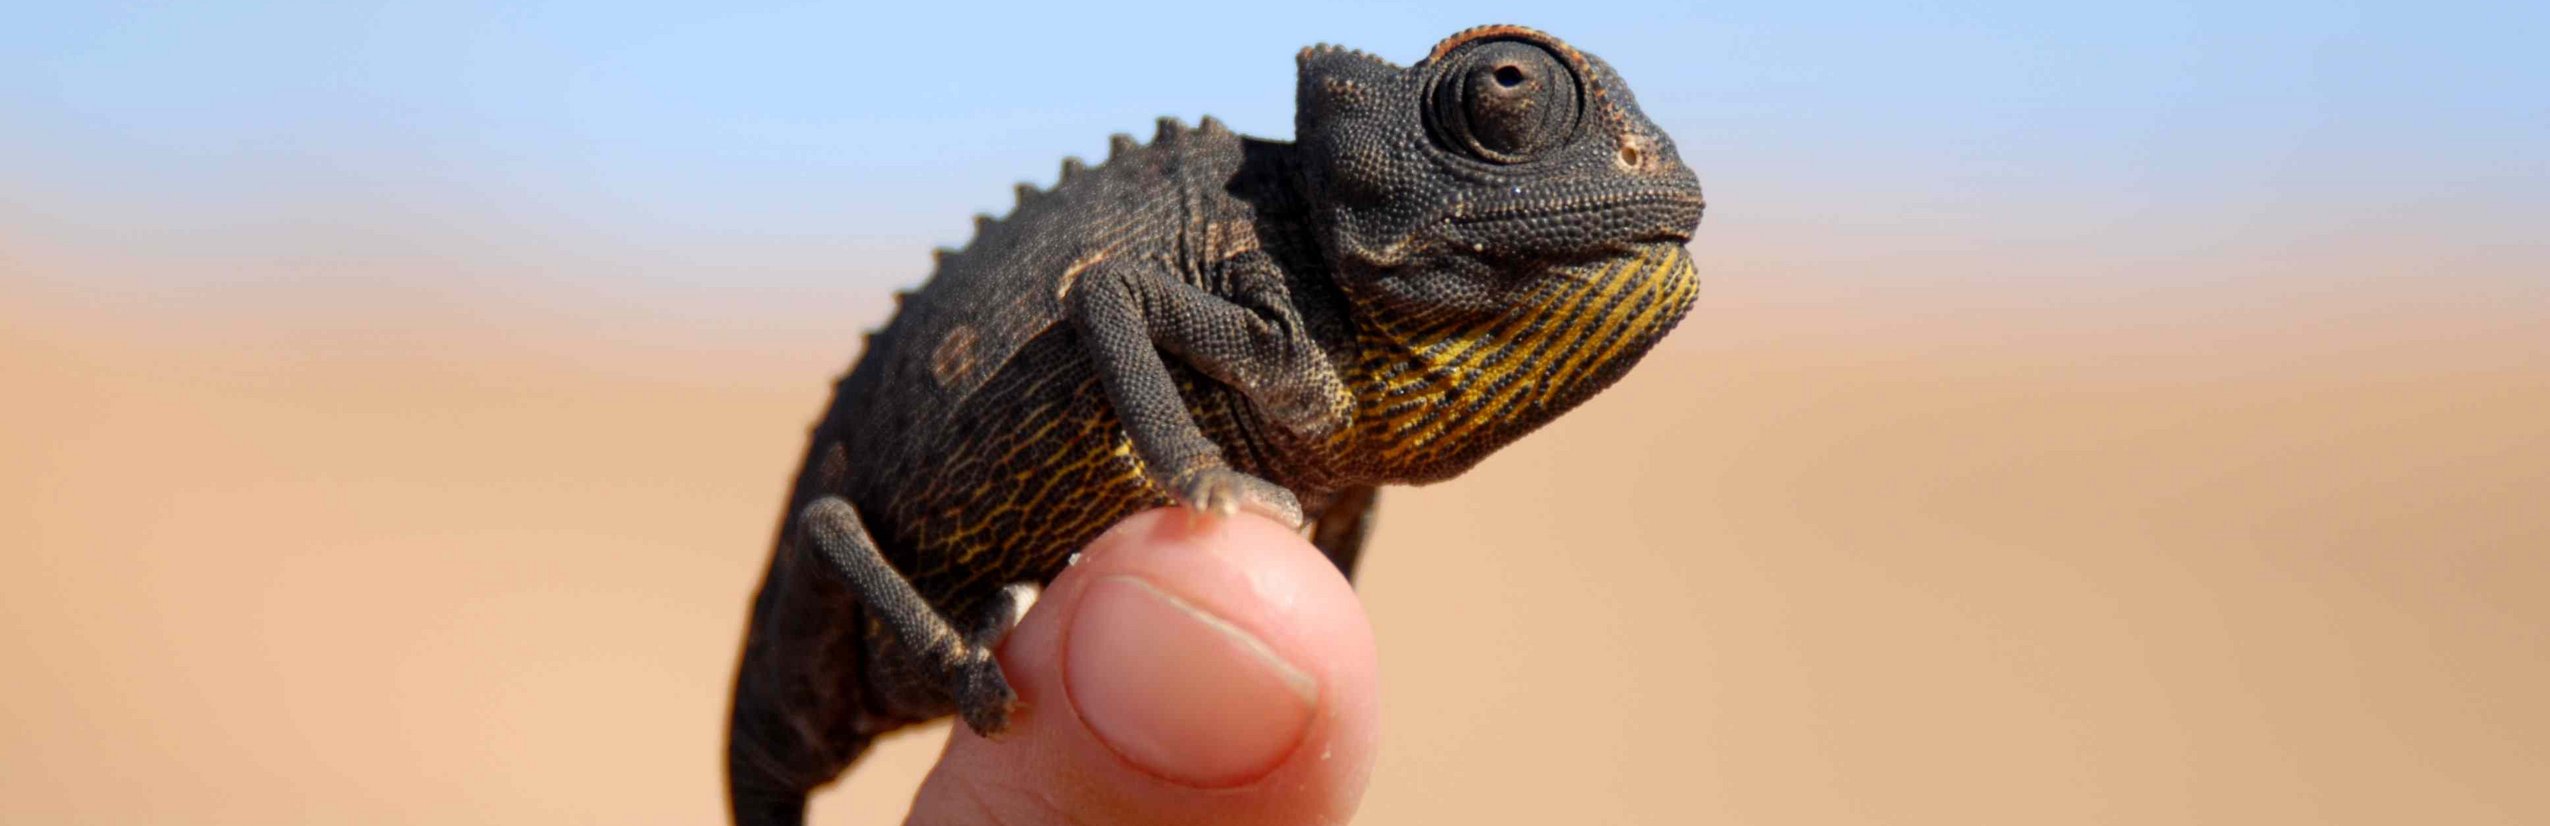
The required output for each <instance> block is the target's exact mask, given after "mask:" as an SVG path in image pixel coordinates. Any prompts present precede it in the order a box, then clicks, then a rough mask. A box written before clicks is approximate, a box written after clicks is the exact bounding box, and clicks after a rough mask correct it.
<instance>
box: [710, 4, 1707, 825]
mask: <svg viewBox="0 0 2550 826" xmlns="http://www.w3.org/2000/svg"><path fill="white" fill-rule="evenodd" d="M1296 84H1297V85H1296V90H1297V95H1298V96H1297V98H1296V102H1297V104H1298V107H1299V109H1298V111H1297V112H1296V117H1295V120H1294V140H1295V142H1293V143H1285V142H1281V141H1275V140H1267V139H1261V138H1252V137H1245V136H1241V135H1237V134H1233V133H1232V132H1231V131H1230V130H1229V129H1227V128H1224V127H1223V126H1222V124H1220V123H1218V122H1215V121H1214V120H1213V119H1212V118H1204V119H1203V120H1201V121H1199V122H1198V123H1196V124H1195V125H1194V126H1187V125H1185V124H1182V123H1179V122H1177V121H1175V120H1169V119H1164V120H1162V121H1161V122H1160V123H1159V124H1158V126H1157V131H1156V133H1155V135H1156V136H1155V137H1154V138H1152V140H1151V142H1150V143H1149V144H1143V143H1140V142H1137V141H1135V140H1134V139H1133V138H1132V137H1130V136H1126V135H1118V136H1116V137H1115V138H1114V139H1113V140H1111V141H1109V151H1108V155H1107V159H1106V161H1105V162H1104V163H1102V164H1099V165H1096V166H1089V165H1085V164H1081V163H1079V162H1076V161H1064V162H1063V166H1062V170H1063V171H1062V175H1061V179H1060V180H1058V181H1056V182H1055V183H1054V185H1053V186H1052V187H1051V188H1049V189H1038V188H1037V187H1034V186H1029V185H1021V186H1020V187H1019V191H1018V206H1017V208H1016V209H1015V210H1013V211H1011V213H1010V214H1009V215H1007V216H1005V217H1001V218H991V217H988V216H985V217H981V218H979V219H977V221H976V227H975V236H974V239H973V241H972V242H971V243H968V244H967V245H965V247H964V248H962V249H956V250H946V251H943V252H941V253H940V254H939V255H938V256H937V263H936V269H935V271H934V272H933V273H932V274H931V275H930V277H929V280H928V281H926V282H924V283H923V284H922V285H921V286H920V287H919V288H918V289H916V290H913V291H912V292H910V293H908V294H903V295H901V296H899V297H900V298H901V300H900V301H899V303H898V305H897V309H896V310H895V314H894V317H893V319H892V320H890V321H888V322H887V323H886V326H885V328H884V329H882V330H879V331H877V332H876V333H875V334H874V335H873V336H872V337H871V338H870V339H869V342H868V346H867V349H866V350H865V351H864V352H862V353H861V354H860V356H859V360H858V363H857V364H855V365H853V366H852V367H851V369H850V372H849V374H848V375H846V376H843V377H842V378H841V380H840V382H839V384H838V385H837V386H836V387H835V389H834V393H833V397H832V406H831V408H830V409H829V410H828V411H827V412H826V413H825V414H824V417H823V420H822V421H821V423H819V424H817V425H816V426H815V430H814V435H813V439H812V440H811V442H810V443H809V444H808V445H807V448H806V453H805V456H804V458H803V459H802V461H801V463H800V464H799V466H798V467H799V470H798V472H797V481H796V485H795V488H794V490H793V492H792V494H791V495H790V498H789V501H788V505H787V511H786V515H785V517H784V518H783V520H782V522H781V527H780V530H779V537H778V541H777V543H776V548H775V549H774V551H773V552H772V554H771V558H770V567H769V571H768V573H766V574H765V575H764V577H763V579H762V584H761V590H760V593H759V595H758V597H757V598H756V599H755V600H754V603H753V614H752V620H751V625H750V628H749V630H748V631H747V634H746V636H745V642H744V653H743V658H742V663H741V665H740V666H739V667H738V668H737V671H736V677H735V695H734V696H735V703H734V708H733V718H732V719H731V721H730V722H729V734H728V737H727V777H728V794H729V800H730V802H731V805H732V807H733V811H734V814H735V818H736V820H738V821H739V822H742V823H748V824H767V823H796V822H800V820H801V818H802V816H803V811H804V807H805V799H806V794H807V793H808V792H809V791H811V790H812V789H814V788H815V787H817V786H821V785H823V784H825V783H829V782H831V781H832V779H833V778H834V777H835V776H837V775H839V774H840V772H841V771H842V770H843V768H844V767H846V766H848V765H849V764H850V762H851V761H852V760H853V759H855V758H857V757H858V756H859V754H860V752H862V751H864V750H866V748H867V746H868V744H869V743H870V742H871V741H872V740H874V738H876V737H877V736H879V735H882V734H884V733H886V732H888V731H892V730H894V729H897V728H900V727H903V726H907V725H911V724H914V723H919V722H923V721H927V720H932V719H936V718H939V717H945V716H949V715H957V716H959V717H961V718H962V719H963V720H964V721H965V724H966V725H967V726H968V727H970V728H972V729H974V730H975V731H978V732H982V733H984V734H987V735H988V734H993V733H997V732H999V731H1001V730H1003V729H1004V728H1005V727H1007V726H1008V725H1009V723H1010V714H1011V712H1012V710H1013V708H1014V707H1015V704H1016V701H1017V695H1016V694H1014V693H1013V692H1012V691H1011V688H1010V685H1009V682H1008V678H1007V676H1006V675H1004V674H1003V673H1002V672H1001V668H1000V664H999V662H998V661H997V660H995V659H994V658H993V657H992V653H991V652H992V649H993V647H994V646H995V645H997V644H998V643H999V641H1000V639H1001V637H1002V635H1004V634H1006V633H1007V632H1008V630H1009V628H1010V626H1012V625H1013V624H1015V623H1017V622H1018V621H1019V619H1020V617H1021V616H1022V615H1023V614H1024V613H1025V612H1026V611H1027V608H1028V606H1029V605H1032V604H1034V602H1035V599H1036V595H1037V593H1038V590H1037V589H1038V588H1040V587H1041V586H1042V585H1044V584H1045V583H1047V582H1049V581H1051V580H1052V579H1053V578H1054V577H1055V576H1057V575H1060V574H1061V573H1062V571H1063V570H1064V568H1065V567H1066V566H1067V565H1068V562H1069V560H1070V559H1071V557H1072V555H1073V554H1074V553H1076V552H1078V551H1079V550H1080V549H1081V548H1082V546H1084V545H1087V544H1088V543H1089V541H1090V540H1091V539H1093V538H1095V537H1096V536H1097V535H1098V534H1099V533H1100V532H1102V531H1104V530H1106V529H1107V528H1108V527H1109V526H1110V525H1113V524H1114V523H1116V522H1118V521H1120V520H1122V519H1124V518H1125V517H1127V516H1131V515H1133V514H1134V513H1137V512H1139V511H1142V510H1145V509H1148V508H1155V507H1161V506H1165V505H1179V506H1185V507H1188V508H1192V509H1194V510H1196V511H1199V512H1202V513H1206V514H1220V515H1232V514H1236V513H1237V512H1239V511H1249V512H1253V513H1256V514H1260V515H1264V516H1266V517H1268V518H1271V519H1275V520H1278V521H1282V522H1287V523H1291V524H1293V525H1296V526H1298V527H1301V528H1304V529H1305V530H1306V532H1307V536H1309V537H1310V539H1311V541H1312V543H1313V544H1314V545H1316V546H1318V548H1319V549H1320V551H1321V552H1323V553H1325V554H1326V555H1327V556H1328V558H1329V559H1330V560H1331V561H1333V562H1335V563H1336V564H1337V567H1338V568H1339V569H1340V570H1342V571H1344V572H1345V573H1346V574H1347V575H1349V576H1351V575H1353V573H1354V569H1355V563H1356V561H1357V560H1358V559H1359V558H1361V554H1362V550H1363V544H1364V538H1365V537H1366V536H1367V535H1369V533H1370V530H1369V528H1370V525H1371V522H1370V520H1371V518H1372V513H1373V509H1374V508H1375V507H1376V505H1375V502H1376V496H1377V493H1376V489H1377V488H1378V487H1379V486H1382V485H1391V484H1414V483H1423V482H1433V481H1438V480H1442V479H1447V478H1451V477H1454V476H1458V475H1460V474H1461V473H1462V472H1464V471H1466V470H1468V469H1469V468H1470V467H1471V466H1473V465H1475V464H1477V463H1478V462H1479V461H1480V460H1481V459H1483V458H1484V457H1486V456H1487V455H1488V454H1490V453H1493V452H1494V451H1496V450H1497V449H1498V448H1500V447H1503V446H1504V445H1505V444H1507V443H1509V442H1512V441H1513V440H1515V439H1518V438H1521V437H1523V436H1524V435H1526V434H1528V433H1531V432H1532V431H1534V430H1536V429H1538V428H1539V427H1541V426H1542V425H1544V424H1546V423H1548V422H1549V421H1550V420H1551V419H1553V418H1555V417H1557V416H1559V415H1561V414H1564V413H1565V412H1567V411H1568V410H1571V409H1574V408H1575V407H1576V405H1578V404H1580V403H1582V402H1583V401H1584V400H1586V399H1588V398H1591V397H1592V396H1593V395H1594V394H1595V393H1598V392H1601V391H1602V389H1603V388H1605V387H1608V386H1610V384H1611V383H1612V382H1613V381H1614V380H1616V379H1618V378H1619V377H1620V376H1621V375H1622V374H1624V373H1626V372H1627V371H1628V370H1629V368H1630V367H1631V366H1632V365H1635V364H1636V363H1637V362H1638V360H1639V359H1640V358H1641V357H1642V356H1644V355H1645V354H1646V352H1647V350H1648V349H1649V348H1650V347H1651V346H1653V345H1654V344H1655V343H1656V341H1657V340H1658V339H1660V338H1662V337H1663V336H1664V335H1665V333H1666V332H1667V331H1669V330H1671V329H1673V327H1674V325H1675V324H1676V323H1678V322H1680V321H1681V319H1682V316H1683V314H1684V313H1685V312H1686V311H1688V310H1689V309H1690V307H1691V305H1692V301H1693V298H1694V297H1695V296H1696V295H1697V294H1698V290H1699V282H1698V276H1697V275H1696V274H1695V273H1694V271H1693V268H1692V264H1691V257H1690V256H1689V255H1688V254H1686V253H1685V252H1684V250H1683V246H1682V245H1683V243H1684V242H1685V241H1688V240H1689V239H1690V237H1691V233H1692V232H1693V231H1694V230H1695V229H1696V228H1697V227H1698V225H1699V222H1700V210H1701V201H1700V184H1699V181H1698V179H1697V177H1696V176H1695V175H1693V173H1692V172H1691V170H1690V169H1688V168H1686V167H1684V166H1683V165H1682V161H1681V159H1680V158H1679V157H1677V156H1676V155H1675V154H1674V148H1673V143H1672V141H1670V140H1668V139H1666V138H1665V136H1664V133H1663V132H1662V131H1661V130H1659V129H1657V128H1656V126H1655V124H1654V123H1652V122H1650V121H1648V120H1647V118H1646V116H1645V115H1643V114H1641V113H1640V112H1639V111H1638V107H1637V105H1636V103H1635V102H1634V101H1633V100H1631V98H1630V96H1629V90H1628V87H1627V86H1625V85H1623V84H1622V83H1621V81H1620V78H1619V77H1617V76H1615V75H1613V74H1612V72H1611V69H1610V67H1609V66H1607V65H1605V64H1604V63H1603V62H1602V61H1601V60H1598V59H1596V58H1594V57H1593V56H1592V55H1590V54H1586V53H1584V52H1580V51H1577V50H1576V49H1575V48H1573V47H1571V46H1569V45H1567V44H1566V43H1564V42H1561V41H1559V40H1558V39H1557V38H1554V37H1550V36H1549V35H1546V34H1542V33H1540V32H1536V31H1532V30H1530V29H1524V28H1520V27H1515V26H1484V27H1480V28H1475V29H1469V30H1466V31H1462V32H1459V33H1456V34H1454V35H1452V36H1451V37H1450V38H1447V39H1445V40H1444V41H1442V42H1441V43H1438V44H1436V45H1435V47H1434V48H1433V49H1432V50H1430V51H1429V52H1428V53H1427V54H1426V55H1425V56H1424V58H1423V59H1421V60H1419V61H1417V62H1415V63H1414V64H1412V65H1410V66H1406V67H1402V66H1399V65H1395V64H1392V63H1390V62H1389V61H1386V60H1383V59H1381V58H1379V57H1375V56H1373V55H1370V54H1366V53H1363V52H1358V51H1354V50H1351V49H1343V48H1338V47H1333V46H1317V47H1312V48H1309V49H1304V50H1302V51H1301V52H1300V53H1299V55H1298V56H1297V57H1296Z"/></svg>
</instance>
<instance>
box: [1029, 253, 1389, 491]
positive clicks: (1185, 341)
mask: <svg viewBox="0 0 2550 826" xmlns="http://www.w3.org/2000/svg"><path fill="white" fill-rule="evenodd" d="M1226 266H1227V267H1228V268H1229V269H1227V270H1226V272H1225V273H1224V274H1225V275H1227V276H1229V278H1228V280H1229V281H1230V282H1231V283H1232V284H1234V292H1235V293H1237V295H1236V296H1235V297H1236V298H1238V299H1239V301H1238V302H1235V301H1233V300H1232V299H1229V298H1224V297H1222V296H1218V295H1215V294H1213V293H1210V292H1207V291H1205V290H1203V289H1201V288H1198V287H1196V286H1194V285H1191V284H1188V283H1186V282H1183V281H1180V280H1178V279H1176V278H1172V277H1170V276H1169V275H1168V274H1167V273H1166V272H1164V271H1162V270H1159V269H1156V268H1150V267H1141V266H1128V265H1112V264H1110V265H1101V267H1100V268H1099V269H1097V270H1094V271H1092V272H1090V273H1088V274H1086V275H1084V276H1083V277H1082V278H1081V280H1080V281H1079V283H1078V284H1077V286H1076V289H1074V290H1073V291H1072V292H1071V293H1070V294H1069V295H1068V296H1067V304H1066V306H1065V311H1066V313H1067V314H1068V315H1069V316H1070V318H1071V321H1072V324H1073V326H1074V328H1075V329H1076V330H1077V331H1078V332H1079V334H1080V340H1081V342H1082V343H1083V345H1084V346H1085V347H1087V349H1088V352H1089V355H1090V358H1091V360H1092V361H1094V362H1095V363H1096V366H1097V369H1098V376H1099V380H1100V382H1101V383H1103V384H1104V385H1105V387H1106V391H1107V400H1108V402H1109V403H1111V404H1112V405H1114V407H1115V411H1116V417H1117V418H1118V419H1120V420H1122V421H1123V423H1124V427H1125V432H1126V434H1127V435H1128V436H1130V437H1131V438H1132V440H1133V447H1134V450H1135V452H1136V453H1138V454H1139V455H1140V456H1141V457H1142V462H1143V465H1144V466H1145V467H1146V468H1147V469H1148V471H1149V473H1150V474H1151V478H1152V481H1153V482H1154V483H1155V484H1158V485H1160V486H1162V487H1164V488H1166V489H1168V490H1169V491H1170V492H1171V493H1172V494H1173V495H1174V496H1176V497H1177V498H1178V500H1179V501H1181V502H1183V503H1185V504H1186V505H1187V506H1188V507H1192V508H1196V509H1199V510H1207V511H1212V512H1216V513H1221V514H1226V515H1227V514H1230V513H1234V512H1236V511H1238V510H1239V509H1241V508H1247V509H1250V510H1254V511H1258V512H1260V513H1263V514H1265V515H1267V516H1271V517H1275V518H1277V519H1279V520H1282V521H1283V522H1284V523H1285V524H1287V525H1292V526H1295V527H1299V526H1300V525H1301V524H1302V509H1301V503H1300V502H1299V501H1298V500H1296V499H1295V498H1294V496H1293V493H1292V492H1291V491H1288V490H1285V489H1284V488H1283V487H1281V486H1279V485H1276V484H1274V483H1272V482H1268V481H1266V480H1264V479H1259V478H1257V477H1255V476H1250V475H1248V474H1245V473H1241V472H1239V471H1237V470H1233V469H1231V467H1230V465H1229V464H1228V463H1227V462H1226V461H1224V459H1223V458H1222V448H1221V447H1220V446H1219V445H1216V444H1214V443H1213V441H1212V440H1211V439H1207V438H1205V436H1204V432H1203V431H1202V430H1201V429H1199V428H1197V427H1196V424H1195V418H1194V416H1193V415H1192V414H1190V413H1189V412H1188V411H1187V405H1186V399H1185V398H1184V397H1183V396H1181V395H1180V394H1179V393H1178V386H1177V381H1176V380H1175V379H1174V378H1172V377H1171V376H1170V375H1169V369H1168V364H1167V362H1165V361H1163V360H1162V359H1161V353H1162V352H1163V351H1166V352H1168V353H1169V354H1171V355H1175V356H1177V357H1178V358H1179V360H1181V361H1183V362H1185V363H1187V364H1188V365H1190V366H1193V367H1194V368H1196V369H1197V370H1198V371H1201V372H1203V373H1204V374H1205V375H1207V376H1210V377H1212V378H1213V379H1215V380H1216V381H1220V382H1222V383H1223V384H1226V385H1229V386H1231V387H1233V388H1236V389H1238V390H1239V391H1240V392H1241V393H1242V394H1244V395H1246V396H1247V397H1248V398H1249V401H1250V402H1251V403H1252V404H1254V405H1255V406H1256V407H1257V409H1258V411H1259V413H1260V414H1261V415H1263V416H1265V417H1266V419H1267V420H1268V421H1270V422H1272V423H1273V424H1275V425H1276V426H1277V427H1282V428H1285V429H1287V430H1290V431H1292V432H1293V433H1295V434H1298V435H1303V436H1312V437H1316V436H1324V435H1327V434H1328V433H1331V432H1334V431H1335V430H1336V429H1337V428H1338V427H1341V426H1343V425H1344V423H1345V416H1346V412H1347V410H1348V409H1349V406H1350V404H1351V399H1350V398H1349V397H1348V396H1347V395H1346V392H1345V389H1344V387H1343V385H1342V384H1341V383H1340V381H1339V379H1338V377H1337V374H1336V371H1335V370H1334V368H1332V367H1330V366H1329V364H1328V362H1327V356H1326V353H1325V351H1323V350H1322V349H1321V348H1320V347H1319V344H1318V343H1317V342H1316V341H1314V340H1312V338H1311V336H1310V334H1309V331H1308V330H1307V329H1306V328H1305V326H1304V325H1303V324H1302V320H1301V316H1300V314H1299V313H1298V312H1297V311H1296V310H1295V309H1294V308H1293V306H1292V304H1291V302H1290V300H1289V298H1288V297H1287V296H1286V295H1285V294H1284V292H1283V280H1282V274H1281V273H1280V271H1277V270H1276V269H1275V268H1274V265H1273V264H1272V263H1271V262H1270V261H1267V260H1265V259H1264V256H1263V254H1257V255H1255V256H1254V257H1251V256H1243V257H1241V258H1239V259H1235V260H1234V261H1233V262H1232V263H1230V264H1228V265H1226ZM1240 302H1245V304H1243V303H1240Z"/></svg>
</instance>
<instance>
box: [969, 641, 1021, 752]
mask: <svg viewBox="0 0 2550 826" xmlns="http://www.w3.org/2000/svg"><path fill="white" fill-rule="evenodd" d="M1017 707H1018V692H1016V691H1013V690H1011V689H1010V687H1009V678H1007V677H1003V676H1001V663H1000V661H999V660H996V659H993V658H992V650H991V649H990V648H974V649H970V650H968V651H967V652H966V654H965V662H964V664H962V665H959V666H957V667H956V713H957V716H960V717H963V718H965V727H966V728H970V729H973V730H974V733H975V734H980V735H982V736H983V737H985V738H987V739H993V740H997V739H1000V736H1001V733H1002V732H1005V731H1008V730H1009V713H1010V712H1011V711H1013V710H1015V709H1017Z"/></svg>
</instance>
